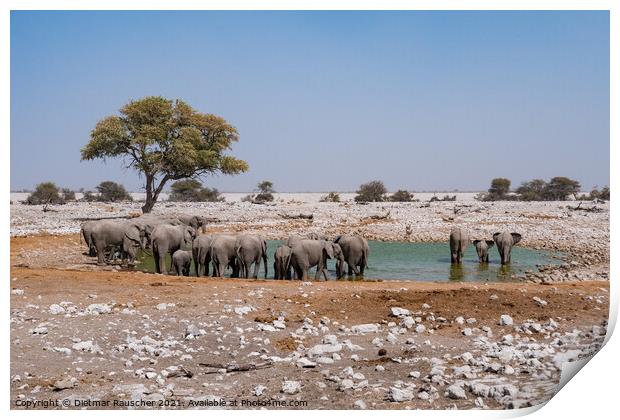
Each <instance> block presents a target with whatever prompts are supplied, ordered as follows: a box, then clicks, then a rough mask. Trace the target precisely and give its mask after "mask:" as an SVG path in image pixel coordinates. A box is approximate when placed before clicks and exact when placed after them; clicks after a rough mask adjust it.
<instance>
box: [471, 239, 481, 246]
mask: <svg viewBox="0 0 620 420" xmlns="http://www.w3.org/2000/svg"><path fill="white" fill-rule="evenodd" d="M480 242H482V241H481V240H480V239H476V240H475V241H474V242H473V244H474V245H478V244H479V243H480Z"/></svg>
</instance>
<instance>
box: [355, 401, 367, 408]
mask: <svg viewBox="0 0 620 420" xmlns="http://www.w3.org/2000/svg"><path fill="white" fill-rule="evenodd" d="M353 406H354V407H355V408H359V409H360V410H366V408H367V406H366V403H365V402H364V400H356V401H355V402H354V403H353Z"/></svg>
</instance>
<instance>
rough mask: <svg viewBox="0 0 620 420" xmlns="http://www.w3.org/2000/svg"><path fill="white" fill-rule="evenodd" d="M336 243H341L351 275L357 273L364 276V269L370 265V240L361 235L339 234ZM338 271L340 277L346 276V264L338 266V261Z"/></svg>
mask: <svg viewBox="0 0 620 420" xmlns="http://www.w3.org/2000/svg"><path fill="white" fill-rule="evenodd" d="M334 243H336V244H338V245H340V248H341V249H342V254H343V257H344V261H345V262H346V263H347V266H348V274H349V276H350V275H352V274H353V273H355V275H356V276H360V275H361V276H363V275H364V269H366V267H368V255H369V253H370V249H369V248H368V241H367V240H366V239H364V238H362V237H361V236H359V235H339V236H337V237H336V238H335V239H334ZM336 273H337V274H338V278H342V277H343V276H344V266H343V267H340V269H339V267H338V263H336Z"/></svg>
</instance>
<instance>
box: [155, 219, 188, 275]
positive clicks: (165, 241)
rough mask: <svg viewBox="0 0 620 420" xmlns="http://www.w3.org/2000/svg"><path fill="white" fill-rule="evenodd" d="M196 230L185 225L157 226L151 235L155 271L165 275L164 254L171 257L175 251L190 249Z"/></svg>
mask: <svg viewBox="0 0 620 420" xmlns="http://www.w3.org/2000/svg"><path fill="white" fill-rule="evenodd" d="M195 237H196V230H195V229H194V228H193V227H191V226H185V225H176V226H175V225H168V224H165V225H157V226H156V227H155V229H153V233H152V234H151V239H152V247H153V258H154V259H155V270H156V271H157V272H158V273H160V274H161V273H167V271H166V254H168V253H169V254H170V255H173V254H174V253H175V251H176V250H178V249H181V248H186V247H191V245H192V241H193V240H194V238H195Z"/></svg>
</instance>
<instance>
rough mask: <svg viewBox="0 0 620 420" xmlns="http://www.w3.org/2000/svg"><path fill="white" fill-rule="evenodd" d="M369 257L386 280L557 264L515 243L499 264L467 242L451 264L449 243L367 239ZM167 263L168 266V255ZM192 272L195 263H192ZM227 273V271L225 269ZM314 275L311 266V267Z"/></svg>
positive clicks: (470, 276)
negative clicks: (483, 260) (505, 262)
mask: <svg viewBox="0 0 620 420" xmlns="http://www.w3.org/2000/svg"><path fill="white" fill-rule="evenodd" d="M281 243H282V241H268V244H267V248H268V256H269V262H268V277H273V254H274V252H275V250H276V248H277V247H278V246H279V245H280V244H281ZM368 245H369V247H370V258H369V262H368V268H367V269H366V272H365V275H364V278H365V279H385V280H411V281H415V280H419V281H474V282H485V281H500V280H503V281H507V280H510V276H511V275H513V274H519V273H523V272H524V271H526V270H534V271H536V265H537V264H545V265H546V264H560V263H561V260H559V258H558V257H559V256H558V255H557V254H554V253H551V252H548V251H538V250H533V249H528V248H521V247H514V248H513V249H512V264H510V265H509V266H503V267H502V266H501V265H500V261H499V254H498V253H497V249H496V248H495V247H493V248H491V250H490V262H489V263H488V264H479V263H478V256H477V255H476V250H475V249H474V247H473V246H470V247H469V248H468V249H467V252H466V253H465V260H464V262H463V263H462V264H450V249H449V247H448V244H440V243H409V242H379V241H369V242H368ZM138 258H139V261H140V262H139V264H138V265H137V269H138V270H141V271H146V272H154V271H155V263H154V261H153V258H152V257H151V256H149V255H146V254H142V255H140V256H139V257H138ZM166 262H167V264H166V265H167V267H170V257H169V256H168V258H167V260H166ZM328 268H329V271H330V274H331V278H333V279H335V278H336V271H335V262H334V261H329V262H328ZM192 275H194V265H193V264H192ZM227 275H230V273H229V272H228V273H227ZM263 276H264V267H263V266H262V264H261V267H260V270H259V277H260V278H263ZM310 278H314V269H312V270H311V271H310Z"/></svg>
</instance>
